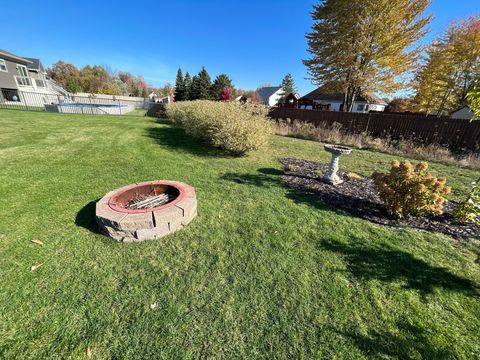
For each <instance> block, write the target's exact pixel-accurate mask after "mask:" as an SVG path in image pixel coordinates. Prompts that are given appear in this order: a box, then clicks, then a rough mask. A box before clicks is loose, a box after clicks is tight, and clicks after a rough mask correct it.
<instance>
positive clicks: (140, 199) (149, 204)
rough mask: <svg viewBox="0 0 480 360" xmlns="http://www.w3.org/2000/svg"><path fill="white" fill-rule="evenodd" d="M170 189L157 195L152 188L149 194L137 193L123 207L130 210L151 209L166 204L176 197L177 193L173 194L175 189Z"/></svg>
mask: <svg viewBox="0 0 480 360" xmlns="http://www.w3.org/2000/svg"><path fill="white" fill-rule="evenodd" d="M171 189H173V188H171ZM171 189H168V190H167V191H166V192H164V193H161V194H159V195H157V193H156V192H155V190H152V191H151V192H150V193H149V194H137V195H136V196H135V197H134V198H132V199H131V200H130V201H129V202H128V203H127V204H126V205H125V208H127V209H132V210H136V209H151V208H155V207H158V206H162V205H165V204H168V203H169V202H171V201H173V200H175V199H176V198H177V197H178V194H175V191H172V190H171Z"/></svg>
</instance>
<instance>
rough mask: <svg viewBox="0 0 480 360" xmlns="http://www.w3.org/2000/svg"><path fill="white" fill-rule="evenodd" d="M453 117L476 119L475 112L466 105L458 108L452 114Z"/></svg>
mask: <svg viewBox="0 0 480 360" xmlns="http://www.w3.org/2000/svg"><path fill="white" fill-rule="evenodd" d="M450 118H451V119H464V120H473V119H475V114H474V113H473V111H472V110H471V109H470V108H469V107H468V105H465V106H463V107H461V108H460V109H458V110H455V111H454V112H452V113H451V114H450Z"/></svg>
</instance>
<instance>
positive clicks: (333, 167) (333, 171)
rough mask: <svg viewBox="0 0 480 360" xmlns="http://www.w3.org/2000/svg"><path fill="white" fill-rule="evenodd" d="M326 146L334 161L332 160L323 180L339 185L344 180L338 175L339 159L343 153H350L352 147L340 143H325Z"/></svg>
mask: <svg viewBox="0 0 480 360" xmlns="http://www.w3.org/2000/svg"><path fill="white" fill-rule="evenodd" d="M324 148H325V151H328V152H329V153H331V154H332V161H330V165H329V166H328V170H327V173H326V174H325V176H324V177H322V178H321V180H322V181H324V182H326V183H328V184H331V185H339V184H341V183H342V182H343V180H342V179H340V177H339V176H338V175H337V171H338V161H339V159H340V156H341V155H348V154H350V153H351V152H352V149H350V148H348V147H346V146H340V145H325V146H324Z"/></svg>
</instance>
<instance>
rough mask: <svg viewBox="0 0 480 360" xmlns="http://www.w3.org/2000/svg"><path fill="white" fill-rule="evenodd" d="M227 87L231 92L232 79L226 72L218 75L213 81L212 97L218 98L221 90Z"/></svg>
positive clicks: (220, 96) (220, 95)
mask: <svg viewBox="0 0 480 360" xmlns="http://www.w3.org/2000/svg"><path fill="white" fill-rule="evenodd" d="M226 88H229V89H231V90H232V92H233V84H232V79H230V78H229V77H228V76H227V75H226V74H220V75H218V76H217V77H216V78H215V80H214V81H213V85H212V99H213V100H220V99H221V98H222V93H223V90H224V89H226Z"/></svg>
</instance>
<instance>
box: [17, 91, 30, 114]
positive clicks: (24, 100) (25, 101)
mask: <svg viewBox="0 0 480 360" xmlns="http://www.w3.org/2000/svg"><path fill="white" fill-rule="evenodd" d="M20 93H21V94H22V98H23V104H24V105H25V109H26V110H27V111H28V110H30V109H29V108H28V104H27V98H26V97H25V93H24V92H23V91H20ZM18 96H20V94H19V95H18Z"/></svg>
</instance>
